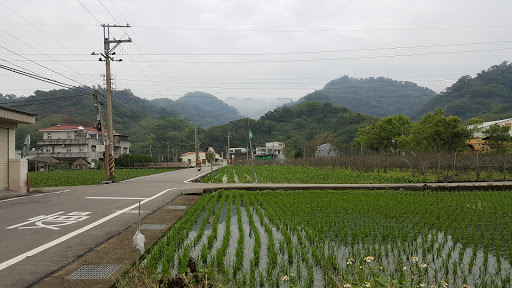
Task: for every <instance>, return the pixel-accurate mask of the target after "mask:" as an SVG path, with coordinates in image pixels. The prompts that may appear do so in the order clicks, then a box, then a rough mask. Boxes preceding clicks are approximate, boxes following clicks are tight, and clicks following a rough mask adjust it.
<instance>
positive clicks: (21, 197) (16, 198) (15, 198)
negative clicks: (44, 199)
mask: <svg viewBox="0 0 512 288" xmlns="http://www.w3.org/2000/svg"><path fill="white" fill-rule="evenodd" d="M69 191H70V190H62V191H56V192H48V193H41V194H34V195H27V196H20V197H14V198H9V199H5V200H0V202H7V201H12V200H18V199H25V198H28V197H39V196H44V195H50V194H59V193H64V192H69Z"/></svg>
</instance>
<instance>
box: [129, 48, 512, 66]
mask: <svg viewBox="0 0 512 288" xmlns="http://www.w3.org/2000/svg"><path fill="white" fill-rule="evenodd" d="M510 49H512V47H504V48H495V49H476V50H460V51H445V52H428V53H410V54H395V55H374V56H357V57H339V58H320V59H290V60H247V61H182V60H157V61H149V62H153V63H181V64H252V63H293V62H320V61H338V60H360V59H378V58H396V57H412V56H430V55H448V54H460V53H475V52H490V51H504V50H510ZM138 62H142V61H138Z"/></svg>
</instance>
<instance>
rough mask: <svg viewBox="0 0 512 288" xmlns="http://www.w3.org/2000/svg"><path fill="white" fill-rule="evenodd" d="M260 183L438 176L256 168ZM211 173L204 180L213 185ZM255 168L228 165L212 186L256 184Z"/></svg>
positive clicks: (432, 177) (412, 179)
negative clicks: (221, 184)
mask: <svg viewBox="0 0 512 288" xmlns="http://www.w3.org/2000/svg"><path fill="white" fill-rule="evenodd" d="M256 177H257V178H258V183H297V184H319V183H322V184H340V183H353V184H358V183H364V184H370V183H371V184H380V183H423V182H434V181H435V180H436V177H435V175H433V174H431V175H423V176H422V175H415V176H412V175H411V173H410V172H408V171H400V170H398V169H393V170H388V171H386V172H384V170H382V171H380V172H358V171H354V170H351V169H347V168H339V167H337V168H332V167H304V166H285V165H283V166H281V165H276V166H272V165H261V166H256ZM210 178H211V177H210V174H208V175H206V176H205V177H204V178H203V179H202V180H201V181H202V182H203V183H210ZM254 182H255V180H254V170H253V167H252V166H228V167H222V168H221V169H218V170H216V171H215V172H213V183H254Z"/></svg>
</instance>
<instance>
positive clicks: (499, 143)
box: [484, 123, 510, 152]
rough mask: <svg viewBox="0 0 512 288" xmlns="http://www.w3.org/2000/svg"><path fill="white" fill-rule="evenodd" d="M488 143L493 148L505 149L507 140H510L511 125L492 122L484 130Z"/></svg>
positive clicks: (497, 149)
mask: <svg viewBox="0 0 512 288" xmlns="http://www.w3.org/2000/svg"><path fill="white" fill-rule="evenodd" d="M484 134H485V135H486V139H487V143H489V145H490V146H491V149H492V150H496V151H500V152H502V151H505V150H506V146H505V144H506V142H507V141H510V127H507V126H502V125H499V124H497V123H496V124H492V125H491V126H489V127H488V128H487V129H485V130H484Z"/></svg>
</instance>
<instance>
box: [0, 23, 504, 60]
mask: <svg viewBox="0 0 512 288" xmlns="http://www.w3.org/2000/svg"><path fill="white" fill-rule="evenodd" d="M0 29H1V28H0ZM511 49H512V47H503V48H494V49H475V50H459V51H444V52H427V53H410V54H395V55H373V56H356V57H339V58H317V59H289V60H279V59H273V60H244V61H183V60H147V59H145V60H143V61H140V60H136V61H134V60H133V59H131V58H130V60H132V62H133V63H135V62H146V63H148V64H149V63H180V64H254V63H294V62H295V63H299V62H322V61H339V60H361V59H378V58H398V57H413V56H431V55H449V54H460V53H476V52H491V51H505V50H511ZM13 61H17V62H24V61H32V60H13ZM37 61H50V60H44V59H41V60H37ZM54 61H55V60H54ZM60 61H66V62H78V61H82V60H73V59H68V60H60ZM91 61H92V60H91Z"/></svg>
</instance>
